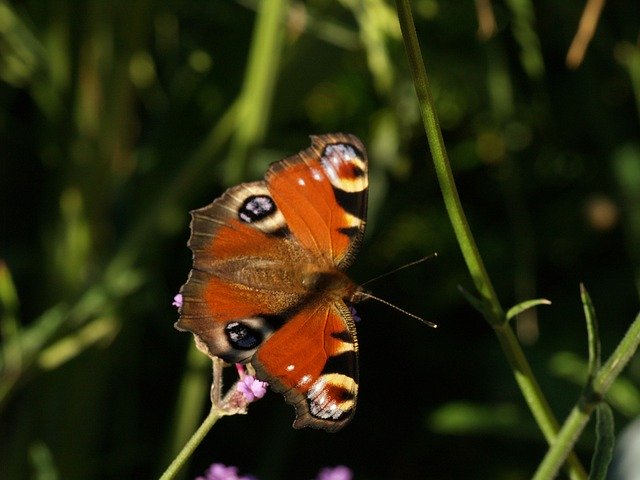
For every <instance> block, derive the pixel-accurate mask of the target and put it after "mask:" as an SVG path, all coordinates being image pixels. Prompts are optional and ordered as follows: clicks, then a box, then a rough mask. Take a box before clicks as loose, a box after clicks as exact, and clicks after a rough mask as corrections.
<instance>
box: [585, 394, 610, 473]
mask: <svg viewBox="0 0 640 480" xmlns="http://www.w3.org/2000/svg"><path fill="white" fill-rule="evenodd" d="M614 440H615V436H614V427H613V413H612V412H611V407H609V405H607V404H606V403H604V402H603V403H601V404H600V405H598V408H597V410H596V448H595V452H593V457H592V458H591V473H590V474H589V480H605V479H606V478H607V469H608V468H609V463H611V457H612V455H613V445H614Z"/></svg>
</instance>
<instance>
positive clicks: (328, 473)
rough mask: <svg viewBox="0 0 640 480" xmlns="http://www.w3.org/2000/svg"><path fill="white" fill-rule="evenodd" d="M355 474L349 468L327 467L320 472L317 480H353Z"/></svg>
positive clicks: (341, 466) (339, 466) (342, 466)
mask: <svg viewBox="0 0 640 480" xmlns="http://www.w3.org/2000/svg"><path fill="white" fill-rule="evenodd" d="M352 478H353V472H351V469H350V468H349V467H345V466H344V465H338V466H336V467H325V468H323V469H322V470H320V472H318V478H317V480H351V479H352Z"/></svg>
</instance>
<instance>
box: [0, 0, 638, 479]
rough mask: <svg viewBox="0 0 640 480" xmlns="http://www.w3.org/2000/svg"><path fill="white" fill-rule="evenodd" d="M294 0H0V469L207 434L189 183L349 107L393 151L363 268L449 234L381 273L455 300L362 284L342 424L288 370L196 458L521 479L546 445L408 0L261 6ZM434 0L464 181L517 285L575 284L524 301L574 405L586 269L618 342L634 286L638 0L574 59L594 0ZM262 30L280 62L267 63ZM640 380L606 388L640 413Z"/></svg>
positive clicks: (300, 473)
mask: <svg viewBox="0 0 640 480" xmlns="http://www.w3.org/2000/svg"><path fill="white" fill-rule="evenodd" d="M277 3H278V2H276V1H273V2H251V1H249V0H246V1H241V2H234V1H220V0H218V1H199V0H192V1H174V2H164V1H156V2H152V1H147V0H137V1H128V2H125V1H114V2H103V1H101V0H94V1H71V0H69V1H64V0H55V1H49V2H41V1H36V0H33V1H23V2H17V1H16V2H8V3H7V2H0V26H3V27H2V28H0V78H1V80H2V81H1V82H0V106H1V108H0V162H1V163H0V204H1V205H2V228H1V229H0V259H1V260H2V261H3V262H5V265H3V268H2V272H0V273H1V274H2V275H0V276H1V277H2V278H0V295H1V298H0V301H1V302H2V308H3V320H2V340H3V343H2V346H3V360H2V362H3V364H2V367H3V369H2V373H1V375H2V376H1V377H0V387H1V390H0V392H1V393H2V395H3V396H2V401H1V403H0V408H1V410H0V478H10V479H23V478H25V479H26V478H61V479H85V478H105V479H106V478H119V479H120V478H154V477H157V476H158V475H159V473H160V472H162V471H163V470H164V468H165V467H166V465H168V463H169V462H170V460H171V459H172V458H173V456H174V455H175V445H178V446H181V445H182V444H183V442H184V435H185V433H182V434H180V433H179V432H178V429H177V427H176V423H175V422H176V419H178V418H182V419H183V421H184V422H185V423H184V427H183V432H186V434H189V433H190V432H192V431H193V430H194V429H195V428H196V426H197V425H198V424H199V421H200V419H201V418H202V416H203V415H204V412H205V411H206V409H207V402H208V400H207V391H206V388H207V385H206V382H207V381H208V379H209V377H208V375H209V373H208V365H207V362H206V359H204V358H203V357H201V356H198V355H192V356H191V357H189V356H188V354H187V352H188V351H189V348H191V347H190V346H191V343H192V341H191V338H190V336H189V335H187V334H185V333H180V332H177V331H175V330H174V329H173V326H172V325H173V322H175V320H176V319H177V313H176V311H175V309H174V308H173V307H172V306H171V299H172V297H173V295H174V294H175V293H176V292H177V291H178V289H179V288H180V285H181V284H182V283H183V282H184V281H185V279H186V276H187V273H188V271H189V269H190V264H191V259H190V252H189V250H188V249H187V248H186V240H187V238H188V235H189V231H188V222H189V216H188V211H189V210H190V209H193V208H197V207H201V206H203V205H205V204H207V203H209V202H210V201H212V200H213V199H214V198H215V197H217V196H218V195H220V194H221V193H222V192H223V191H224V189H225V188H226V187H228V186H229V185H231V184H234V183H237V182H239V181H243V180H254V179H258V178H260V177H261V176H262V174H263V172H264V171H265V169H266V167H267V165H268V163H269V162H271V161H274V160H277V159H279V158H282V157H284V156H287V155H289V154H292V153H295V152H297V151H298V150H301V149H303V148H306V147H307V146H308V145H309V139H308V135H309V134H317V133H326V132H332V131H345V132H351V133H354V134H356V135H358V136H359V137H360V138H361V139H362V140H363V141H364V143H365V145H367V148H368V152H369V159H370V174H371V185H370V187H371V188H370V192H371V194H370V195H371V198H370V213H369V224H368V229H367V234H366V239H365V242H364V245H363V247H362V251H361V253H360V255H359V257H358V259H357V261H356V263H355V265H354V267H353V268H352V270H351V272H350V274H351V276H352V278H353V279H354V280H355V281H357V282H364V281H366V280H368V279H370V278H372V277H374V276H376V275H379V274H381V273H384V272H387V271H389V270H392V269H393V268H395V267H398V266H400V265H403V264H405V263H407V262H411V261H413V260H415V259H417V258H420V257H422V256H424V255H428V254H430V253H432V252H437V253H438V257H437V258H436V259H432V260H429V261H428V262H426V263H424V264H421V265H419V266H417V267H414V268H411V269H408V270H403V271H402V272H399V273H397V274H395V275H393V276H389V277H386V278H384V279H382V280H379V281H377V282H376V283H374V284H372V285H371V289H372V290H373V292H374V293H375V294H377V295H379V296H381V297H383V298H384V299H386V300H388V301H390V302H392V303H394V304H396V305H398V306H399V307H401V308H403V309H406V310H408V311H410V312H412V313H415V314H417V315H420V316H422V317H424V318H425V319H427V320H430V321H433V322H436V323H437V324H438V325H439V328H438V329H436V330H433V329H430V328H428V327H426V326H424V325H422V324H420V323H419V322H417V321H415V320H413V319H411V318H409V317H406V316H403V315H402V314H400V313H399V312H396V311H394V310H391V309H389V308H387V307H385V306H384V305H381V304H378V303H376V302H372V301H370V302H366V303H364V304H361V305H360V306H359V307H358V313H359V315H360V316H361V317H362V319H363V320H362V322H360V323H359V325H358V330H359V342H360V349H361V356H360V366H361V381H360V397H359V403H358V409H357V413H356V416H355V418H354V420H353V422H352V423H351V424H350V425H349V426H347V427H346V428H345V429H344V430H343V431H341V432H339V433H336V434H328V433H325V432H323V431H315V430H304V431H295V430H293V429H292V428H291V426H290V425H291V423H292V421H293V409H292V408H291V407H290V406H288V405H286V404H285V403H284V401H283V399H282V398H281V397H280V396H279V395H277V394H274V393H269V394H268V395H267V397H266V398H265V399H263V400H261V401H259V402H257V403H256V404H254V405H252V406H251V408H250V410H249V413H248V415H246V416H235V417H230V418H224V419H222V420H221V421H220V422H219V423H218V424H216V425H215V426H214V428H213V430H212V431H211V432H210V433H209V435H208V436H207V438H206V439H205V441H204V442H203V443H202V444H201V445H200V446H199V447H198V449H197V451H196V453H195V455H194V457H193V459H192V463H191V465H190V466H189V472H188V474H187V476H186V477H185V478H194V477H195V476H196V475H198V474H201V473H202V472H203V471H204V470H205V469H206V467H207V466H208V465H209V464H211V463H213V462H222V463H226V464H230V465H237V466H239V467H240V469H241V471H242V472H247V473H249V472H250V473H252V474H254V475H256V476H258V477H260V478H261V479H263V480H264V479H293V480H296V479H308V478H312V477H313V476H314V475H315V474H316V472H317V471H318V470H319V469H320V468H321V467H323V466H332V465H337V464H345V465H348V466H349V467H350V468H351V469H352V470H353V471H354V474H355V478H356V479H391V478H393V479H408V478H430V479H450V478H493V479H525V478H529V477H530V476H531V475H532V472H533V471H534V470H535V468H536V466H537V464H538V463H539V461H540V460H541V458H542V456H543V455H544V453H545V451H546V445H545V442H544V440H543V437H542V435H541V433H540V431H539V429H538V427H537V426H536V424H535V422H534V421H533V419H532V416H531V414H530V413H529V411H528V409H527V407H526V405H525V403H524V401H523V398H522V395H521V393H520V391H519V389H518V388H517V386H516V383H515V381H514V378H513V374H512V372H511V371H510V369H509V366H508V364H507V362H506V360H505V358H504V356H503V354H502V352H501V350H500V347H499V345H498V342H497V341H496V338H495V336H494V334H493V333H492V331H491V328H490V327H489V326H488V325H487V324H486V322H485V321H484V320H483V319H482V317H481V316H480V315H479V314H478V313H477V312H476V311H475V310H473V309H472V308H471V307H470V306H469V305H468V304H467V303H466V302H465V300H464V298H463V296H462V295H461V293H460V292H459V290H458V286H459V285H461V286H463V287H464V288H466V289H467V290H469V291H473V285H472V282H471V279H470V276H469V274H468V272H467V270H466V268H465V265H464V263H463V261H462V256H461V254H460V251H459V249H458V246H457V243H456V240H455V237H454V235H453V231H452V229H451V227H450V224H449V221H448V218H447V215H446V211H445V209H444V206H443V202H442V198H441V195H440V192H439V189H438V184H437V179H436V177H435V174H434V170H433V166H432V164H431V161H430V155H429V153H428V148H427V145H426V140H425V135H424V131H423V129H422V126H421V122H420V117H419V113H418V110H417V103H416V100H415V94H414V91H413V86H412V84H411V82H410V76H409V72H408V66H407V62H406V57H405V53H404V48H403V45H402V42H401V37H400V32H399V28H398V25H397V23H396V20H395V7H394V4H393V3H391V2H388V1H384V0H372V1H370V2H346V1H345V2H331V1H327V0H314V1H308V2H290V3H288V4H286V5H285V7H286V9H287V10H286V12H285V14H284V15H283V21H282V22H281V23H280V24H279V27H278V29H277V33H276V39H275V41H273V42H272V40H271V39H270V38H269V36H268V34H267V33H265V32H264V31H256V29H255V26H256V19H257V12H256V7H257V6H258V5H268V7H265V10H267V9H268V8H275V7H274V5H276V4H277ZM412 4H413V6H414V15H415V20H416V24H417V29H418V34H419V38H420V41H421V45H422V48H423V55H424V58H425V62H426V65H427V68H428V71H429V73H430V79H431V83H432V89H433V93H434V97H435V101H436V106H437V109H438V113H439V116H440V121H441V126H442V129H443V135H444V138H445V142H446V145H447V148H448V152H449V156H450V160H451V162H452V166H453V169H454V173H455V176H456V181H457V184H458V188H459V192H460V196H461V198H462V202H463V206H464V208H465V211H466V213H467V215H468V219H469V222H470V225H471V228H472V230H473V232H474V234H475V236H476V240H477V242H478V245H479V248H480V252H481V254H482V256H483V258H484V260H485V262H486V266H487V269H488V272H489V275H490V276H491V278H492V280H493V282H494V285H495V288H496V291H497V292H498V296H499V298H500V300H501V302H502V304H503V307H505V308H509V307H510V306H512V305H514V304H515V303H517V302H519V301H522V300H526V299H530V298H538V297H544V298H547V299H549V300H551V301H552V302H553V304H552V305H551V306H548V307H540V308H539V309H538V310H537V311H529V312H527V313H526V314H523V315H521V316H520V318H518V320H517V322H514V327H515V328H517V331H518V333H519V337H520V339H521V341H522V343H523V344H524V349H525V353H526V355H527V357H528V359H529V360H530V362H531V364H532V367H533V369H534V372H535V373H536V375H537V378H538V380H539V381H540V383H541V385H542V388H543V390H544V392H545V394H546V396H547V397H548V399H549V401H550V402H551V404H552V407H553V409H554V411H555V413H556V415H557V417H558V418H559V419H560V420H562V419H564V417H565V416H566V415H567V413H568V412H569V410H570V408H571V407H572V405H573V404H574V403H575V401H576V400H577V398H578V396H579V394H580V390H581V382H583V381H584V379H585V360H586V352H587V343H586V327H585V322H584V319H583V313H582V305H581V303H580V297H579V289H578V287H579V282H584V283H585V285H586V286H587V288H588V289H589V292H590V293H591V296H592V298H593V301H594V304H595V307H596V310H597V313H598V318H599V322H600V334H601V339H602V346H603V354H604V356H605V358H606V357H607V356H608V355H609V354H610V352H611V351H612V350H613V348H614V347H615V345H616V343H617V342H618V341H619V339H620V338H621V336H622V334H623V333H624V331H625V330H626V328H627V326H628V325H629V324H630V322H631V321H632V320H633V318H634V316H635V315H636V314H637V312H638V288H639V286H640V263H639V262H640V249H639V248H638V245H639V242H640V143H639V138H638V131H639V127H640V125H639V122H638V105H639V104H640V81H639V80H638V79H639V78H640V66H639V65H640V47H639V46H638V43H637V41H638V19H639V18H640V4H638V2H633V1H621V2H609V3H607V5H606V6H605V8H604V11H603V13H602V17H601V18H600V20H599V23H598V26H597V31H596V34H595V37H594V39H593V42H592V43H591V44H590V46H589V48H588V50H587V53H586V57H585V59H584V61H583V63H581V64H580V65H579V66H578V67H577V68H569V67H568V66H567V64H566V63H565V57H566V54H567V50H568V48H569V45H570V44H571V41H572V39H573V37H574V35H575V32H576V29H577V26H578V23H579V20H580V16H581V14H582V9H583V7H584V4H583V2H577V1H567V2H555V1H547V0H544V1H540V2H535V4H534V3H533V2H528V1H524V2H504V3H503V2H495V4H494V5H493V13H494V14H495V19H496V25H497V30H496V32H495V34H494V35H493V36H492V37H491V38H490V39H485V38H483V36H482V35H481V34H479V33H478V16H477V13H476V4H474V3H473V2H470V1H469V2H440V1H436V0H420V1H415V2H412ZM478 4H482V2H481V1H480V0H479V2H478ZM256 45H259V46H262V48H263V51H261V52H259V54H258V58H259V59H262V60H265V59H266V60H267V61H263V62H257V65H258V66H257V67H256V68H255V69H254V70H252V71H253V73H250V72H249V71H248V68H247V65H248V64H249V63H250V55H249V51H250V49H251V48H253V47H255V46H256ZM271 78H272V79H273V88H270V85H271V83H270V79H271ZM634 81H635V83H634ZM262 87H264V88H262ZM234 105H235V106H236V107H234ZM229 112H234V113H232V114H229ZM253 122H255V124H254V123H253ZM5 267H6V268H5ZM7 269H8V270H7ZM8 272H10V275H11V278H12V279H13V284H14V285H15V289H16V291H17V295H18V300H17V301H16V300H15V298H13V297H12V295H11V291H12V289H11V285H12V282H11V281H10V280H9V277H8V276H7V273H8ZM16 322H18V323H19V325H20V326H19V327H17V326H16V325H17V324H16ZM18 340H19V341H21V342H23V343H22V347H21V348H22V352H23V354H22V356H21V354H20V353H18V354H16V350H15V348H12V346H15V345H16V342H17V341H18ZM230 373H231V372H230ZM231 378H232V377H231V376H230V380H231ZM639 382H640V363H639V362H638V361H637V360H635V361H632V363H631V364H630V367H629V368H628V369H627V370H626V371H625V373H624V382H620V383H619V384H617V385H616V388H615V389H614V390H613V391H612V395H611V397H610V398H609V400H610V402H611V404H612V406H613V408H614V411H615V414H616V424H617V430H620V429H621V428H623V427H624V425H625V424H627V423H628V422H629V421H630V420H631V419H632V418H634V417H635V416H636V415H637V414H638V413H639V412H640V393H639V390H638V388H639V386H638V384H639ZM189 394H191V395H192V396H191V397H189V398H187V399H186V406H184V407H183V406H181V405H183V404H181V403H180V401H179V399H180V398H185V397H183V396H184V395H189ZM189 415H191V416H192V417H193V418H192V419H191V420H189V418H188V417H189ZM185 417H186V419H185ZM593 442H594V434H593V428H592V426H589V427H588V429H587V430H586V432H585V434H584V436H583V437H582V438H581V440H580V441H579V443H578V447H577V452H578V454H579V456H580V457H581V459H582V460H583V463H584V464H585V465H587V466H588V464H589V461H590V460H589V459H590V455H591V453H592V448H593ZM171 445H174V446H173V447H172V446H171ZM172 451H173V453H171V452H172ZM47 475H49V476H47Z"/></svg>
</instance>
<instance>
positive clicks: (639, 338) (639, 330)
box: [533, 315, 640, 480]
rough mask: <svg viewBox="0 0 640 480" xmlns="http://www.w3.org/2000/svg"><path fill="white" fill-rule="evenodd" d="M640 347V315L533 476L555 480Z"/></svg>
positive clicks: (586, 391)
mask: <svg viewBox="0 0 640 480" xmlns="http://www.w3.org/2000/svg"><path fill="white" fill-rule="evenodd" d="M639 344H640V315H638V316H637V317H636V319H635V320H634V321H633V323H632V324H631V326H630V327H629V330H628V331H627V333H626V334H625V336H624V337H623V339H622V341H621V342H620V343H619V344H618V346H617V347H616V349H615V351H614V352H613V354H611V357H609V360H607V362H606V363H605V364H604V365H603V366H602V368H600V370H598V373H597V374H596V376H595V378H594V380H593V383H592V384H591V389H586V390H585V392H584V393H583V394H582V395H581V397H580V399H579V400H578V403H577V404H576V406H575V407H573V409H572V410H571V413H569V416H568V417H567V419H566V420H565V422H564V424H563V425H562V429H561V430H560V432H559V433H558V435H557V437H556V439H555V440H554V441H553V443H552V444H551V447H550V448H549V450H548V451H547V454H546V455H545V457H544V459H543V460H542V462H541V463H540V466H539V467H538V471H537V472H536V474H535V476H534V477H533V478H534V480H542V479H547V478H554V477H555V475H556V474H557V473H558V470H559V469H560V467H561V466H562V464H563V463H564V461H565V459H566V458H567V454H568V452H571V450H572V449H573V446H574V444H575V442H576V440H577V439H578V438H579V437H580V435H581V434H582V431H583V430H584V428H585V427H586V426H587V423H589V417H590V416H591V413H592V412H593V410H594V409H595V408H596V407H597V406H598V403H599V402H600V401H601V399H602V398H604V396H605V395H606V393H607V392H608V391H609V388H610V387H611V384H612V383H613V381H614V380H615V379H616V378H617V377H618V375H620V372H621V371H622V369H623V368H624V367H625V366H626V365H627V363H628V362H629V360H631V357H633V355H634V354H635V352H636V350H637V349H638V345H639Z"/></svg>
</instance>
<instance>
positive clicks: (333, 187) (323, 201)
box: [266, 134, 368, 270]
mask: <svg viewBox="0 0 640 480" xmlns="http://www.w3.org/2000/svg"><path fill="white" fill-rule="evenodd" d="M311 139H312V142H313V143H312V145H311V147H310V148H307V149H306V150H304V151H302V152H300V153H298V154H297V155H294V156H292V157H289V158H286V159H284V160H282V161H280V162H277V163H274V164H273V165H272V166H271V168H270V169H269V171H268V172H267V174H266V181H267V185H268V187H269V191H270V192H271V194H272V195H273V199H274V200H275V202H276V204H277V205H278V207H279V208H280V210H281V211H282V214H283V216H284V218H285V220H286V222H287V226H288V228H289V230H291V233H292V234H293V236H294V237H296V239H297V240H298V241H299V242H300V243H301V244H302V246H303V247H304V248H305V249H307V250H308V251H309V252H312V253H313V255H315V256H317V257H318V258H322V257H323V258H326V259H329V260H330V261H331V263H332V264H333V265H336V266H337V267H338V268H340V269H341V270H344V269H346V268H347V267H348V266H349V265H350V264H351V262H352V261H353V257H354V256H355V253H356V251H357V249H358V247H359V246H360V242H361V240H362V236H363V234H364V227H365V223H366V215H367V193H368V176H367V158H366V154H365V150H364V146H363V145H362V143H361V142H360V140H358V138H356V137H354V136H353V135H345V134H330V135H322V136H318V137H315V136H314V137H311Z"/></svg>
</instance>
